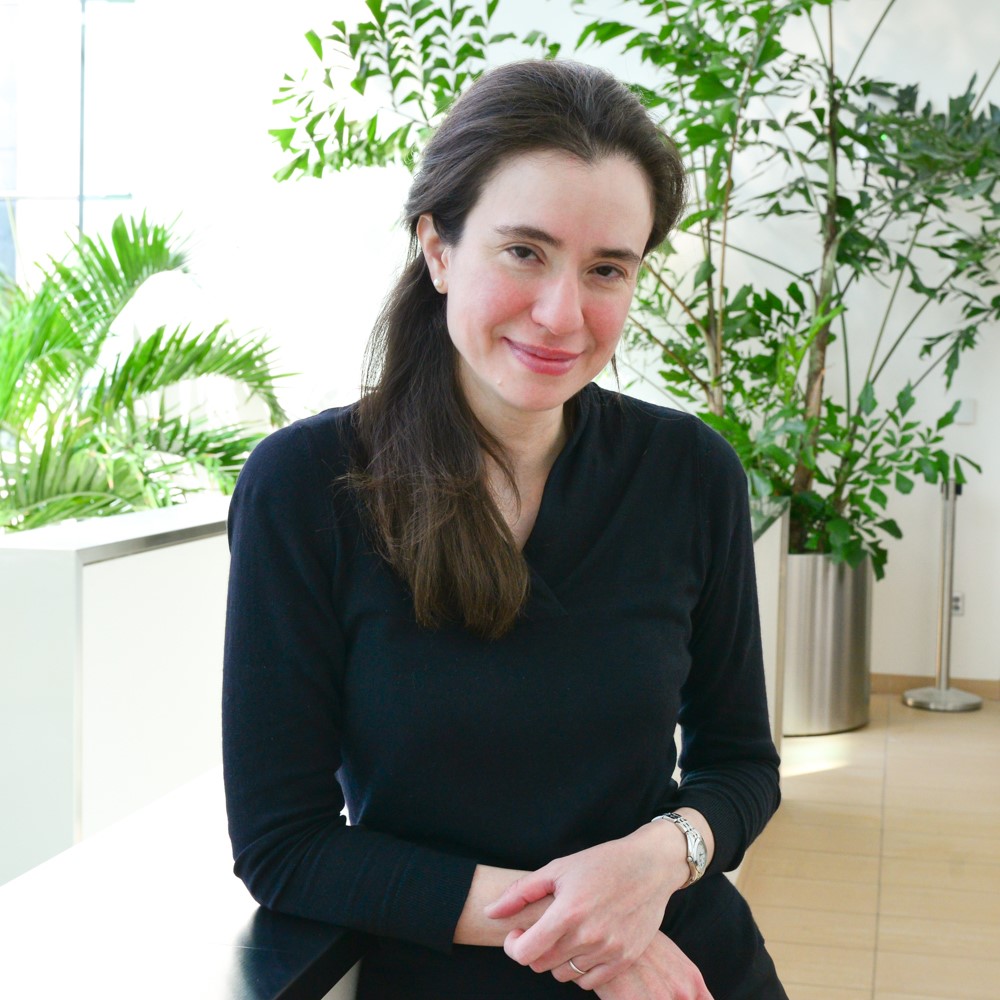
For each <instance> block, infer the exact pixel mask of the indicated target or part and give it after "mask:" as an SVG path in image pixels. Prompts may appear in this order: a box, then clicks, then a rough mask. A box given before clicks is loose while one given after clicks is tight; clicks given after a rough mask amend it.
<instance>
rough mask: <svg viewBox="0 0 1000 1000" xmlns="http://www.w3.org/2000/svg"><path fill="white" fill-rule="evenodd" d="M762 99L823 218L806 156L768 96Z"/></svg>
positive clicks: (818, 213) (816, 211)
mask: <svg viewBox="0 0 1000 1000" xmlns="http://www.w3.org/2000/svg"><path fill="white" fill-rule="evenodd" d="M760 100H761V103H762V104H763V105H764V107H765V109H766V110H767V113H768V114H769V115H770V116H771V120H772V121H774V122H777V124H778V129H779V130H780V132H781V134H782V136H783V137H784V139H785V144H786V145H787V147H788V149H789V151H790V152H791V153H792V155H793V157H794V159H795V163H796V165H797V166H798V168H799V170H800V171H801V173H802V180H804V181H805V183H806V187H807V188H808V189H809V196H810V197H811V198H812V203H813V211H814V212H815V213H816V215H817V216H818V217H819V218H820V219H821V220H822V218H823V212H822V210H821V209H820V207H819V206H820V200H819V198H818V197H817V194H816V187H815V185H814V184H813V182H812V178H811V177H810V176H809V174H808V172H807V171H806V167H805V165H806V162H807V161H806V158H805V156H803V154H802V153H800V152H799V150H798V149H797V148H796V146H795V144H794V143H793V142H792V138H791V136H790V135H789V134H788V130H787V129H786V128H785V123H784V122H783V121H781V119H780V118H778V116H777V115H776V114H775V113H774V111H772V110H771V106H770V104H768V102H767V98H766V97H761V99H760Z"/></svg>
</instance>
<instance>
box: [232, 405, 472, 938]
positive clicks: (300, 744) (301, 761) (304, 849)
mask: <svg viewBox="0 0 1000 1000" xmlns="http://www.w3.org/2000/svg"><path fill="white" fill-rule="evenodd" d="M313 437H314V436H313V434H312V432H311V431H310V429H309V428H307V427H304V426H302V425H293V426H292V427H290V428H286V429H285V430H282V431H279V432H277V433H276V434H274V435H272V436H271V437H270V438H268V439H267V440H265V441H264V442H263V443H262V444H261V445H259V446H258V448H257V449H256V450H255V451H254V452H253V454H252V455H251V456H250V459H249V461H248V462H247V464H246V467H245V468H244V470H243V473H242V475H241V477H240V480H239V484H238V486H237V488H236V491H235V494H234V496H233V501H232V508H231V514H230V525H229V530H230V548H231V553H232V563H231V571H230V584H229V598H228V609H227V625H226V642H225V672H224V684H223V749H224V771H225V784H226V801H227V808H228V813H229V828H230V836H231V839H232V843H233V854H234V858H235V871H236V874H237V875H238V876H239V877H240V878H241V879H243V881H244V882H245V883H246V885H247V888H248V889H249V890H250V892H251V894H252V895H253V896H254V898H255V899H256V900H257V901H258V902H260V903H261V904H262V905H264V906H267V907H270V908H273V909H278V910H281V911H283V912H287V913H292V914H296V915H299V916H303V917H310V918H314V919H319V920H325V921H328V922H331V923H335V924H340V925H344V926H349V927H354V928H358V929H360V930H364V931H369V932H372V933H375V934H379V935H386V936H390V937H397V938H401V939H404V940H408V941H411V942H415V943H419V944H423V945H426V946H428V947H431V948H435V949H438V950H441V951H448V950H449V949H450V947H451V940H452V935H453V931H454V927H455V924H456V922H457V920H458V916H459V914H460V912H461V909H462V906H463V904H464V901H465V898H466V896H467V894H468V889H469V885H470V883H471V879H472V873H473V870H474V867H475V862H474V861H472V860H470V859H469V858H464V857H458V856H453V855H450V854H448V853H444V852H441V851H437V850H432V849H429V848H428V847H424V846H419V845H417V844H415V843H412V842H409V841H407V840H404V839H400V838H397V837H394V836H390V835H388V834H386V833H384V832H379V831H376V830H372V829H367V828H364V827H350V826H348V825H347V824H346V821H345V819H344V817H343V816H342V812H343V809H344V796H343V792H342V789H341V786H340V784H339V783H338V773H337V772H338V769H339V768H340V767H341V764H342V747H341V740H342V730H343V704H342V698H343V694H342V681H343V673H344V669H345V640H344V635H343V628H342V624H341V621H340V617H339V615H338V608H337V607H335V606H334V600H333V593H334V588H333V583H332V580H333V577H334V575H335V574H336V572H337V560H338V547H339V545H340V543H341V536H342V532H343V525H341V524H339V523H338V521H337V516H336V509H335V507H336V505H335V499H334V498H335V494H334V491H333V489H332V483H333V479H334V476H335V474H336V472H337V471H338V470H337V469H336V468H331V466H332V465H335V464H336V462H337V458H336V457H335V458H333V459H331V457H330V456H328V455H326V454H319V453H318V451H317V447H316V444H315V442H314V440H313ZM327 437H329V435H327ZM340 465H341V466H343V463H342V462H340ZM339 471H343V468H342V467H341V469H340V470H339Z"/></svg>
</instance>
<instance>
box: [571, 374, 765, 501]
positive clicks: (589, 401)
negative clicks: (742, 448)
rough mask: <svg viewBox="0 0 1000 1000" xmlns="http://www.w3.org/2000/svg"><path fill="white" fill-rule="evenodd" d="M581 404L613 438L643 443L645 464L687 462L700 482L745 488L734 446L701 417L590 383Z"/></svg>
mask: <svg viewBox="0 0 1000 1000" xmlns="http://www.w3.org/2000/svg"><path fill="white" fill-rule="evenodd" d="M584 403H585V405H587V406H588V407H591V408H592V409H593V412H594V413H595V414H596V415H597V421H596V422H597V423H598V424H600V425H603V426H604V427H605V429H606V430H607V431H610V432H611V434H624V435H639V436H640V437H642V438H644V439H645V441H646V449H647V451H646V457H647V459H652V460H654V461H655V460H656V459H657V457H659V458H661V459H662V458H666V457H667V456H668V455H670V456H671V457H672V459H673V460H674V461H676V460H677V459H682V460H683V459H685V458H686V459H688V460H689V461H690V463H691V465H692V466H693V471H694V472H695V473H696V475H697V476H698V478H699V479H702V480H704V479H706V478H707V479H710V480H713V481H716V482H718V481H719V480H722V481H727V482H729V483H731V484H733V485H739V486H740V487H741V488H742V489H745V488H746V487H745V482H746V476H745V473H744V472H743V467H742V465H741V464H740V460H739V457H738V456H737V454H736V452H735V451H734V450H733V447H732V445H730V444H729V442H728V441H727V440H726V439H725V438H724V437H723V436H722V435H721V434H719V432H718V431H716V430H714V429H713V428H711V427H709V426H708V424H706V423H705V422H704V421H703V420H702V419H701V418H700V417H697V416H695V415H694V414H691V413H685V412H684V411H683V410H678V409H674V408H672V407H669V406H663V405H660V404H658V403H651V402H649V401H648V400H644V399H637V398H636V397H634V396H628V395H626V394H624V393H620V392H614V391H611V390H609V389H603V388H601V387H600V386H597V385H594V384H591V385H589V386H587V387H586V389H585V390H584ZM671 465H672V466H673V465H674V462H673V461H672V462H671Z"/></svg>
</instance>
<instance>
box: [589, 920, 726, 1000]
mask: <svg viewBox="0 0 1000 1000" xmlns="http://www.w3.org/2000/svg"><path fill="white" fill-rule="evenodd" d="M578 982H579V980H578ZM596 992H597V995H598V996H599V997H600V998H601V1000H712V994H711V993H709V992H708V987H707V986H705V980H704V979H702V976H701V973H700V972H699V971H698V967H697V966H696V965H695V964H694V962H692V961H691V959H689V958H688V957H687V955H685V954H684V952H682V951H681V950H680V948H678V947H677V945H675V944H674V942H673V941H671V940H670V938H668V937H667V936H666V935H665V934H661V933H659V932H657V933H656V934H655V935H654V936H653V940H652V941H651V942H650V944H649V947H648V948H647V949H646V950H645V951H644V952H643V953H642V955H640V956H639V958H638V960H637V961H635V962H634V963H633V964H632V966H631V967H630V968H629V969H627V970H626V971H625V972H623V973H622V974H621V975H620V976H616V977H615V978H614V979H612V980H611V981H610V982H608V983H605V984H604V985H603V986H601V987H598V989H597V991H596Z"/></svg>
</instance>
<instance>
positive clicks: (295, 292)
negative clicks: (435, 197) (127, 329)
mask: <svg viewBox="0 0 1000 1000" xmlns="http://www.w3.org/2000/svg"><path fill="white" fill-rule="evenodd" d="M137 3H138V7H137V14H138V15H139V18H138V20H139V25H140V31H141V32H142V38H141V39H140V42H139V46H138V51H139V52H140V53H141V60H140V71H139V74H138V76H137V79H139V80H140V81H141V99H140V100H139V101H137V102H136V103H137V104H138V106H139V107H141V113H139V114H137V115H136V118H135V120H134V121H133V122H132V123H131V124H130V126H129V128H128V129H127V130H126V131H124V132H123V134H122V137H121V138H122V142H123V143H124V145H123V149H122V151H121V152H122V155H128V156H132V157H134V159H135V162H136V170H137V172H136V175H135V176H136V178H137V181H136V184H135V186H134V191H135V194H136V203H137V204H138V205H146V206H148V207H149V208H150V210H151V211H153V212H154V213H155V214H156V215H157V216H158V217H162V218H172V217H173V216H174V215H176V214H177V213H178V212H182V213H183V214H182V216H181V224H182V226H186V227H188V228H189V229H190V230H191V231H192V232H193V233H194V234H195V242H194V245H193V254H194V265H195V270H196V273H197V276H198V279H199V282H200V284H201V286H202V291H201V297H202V301H203V303H205V304H206V306H205V307H206V309H207V313H208V314H211V315H218V314H220V313H221V314H224V315H228V316H230V317H231V318H232V319H233V320H234V321H235V322H236V323H237V324H239V325H242V326H244V327H259V328H261V329H265V330H268V331H270V333H271V334H272V336H273V338H274V339H275V341H276V342H277V343H278V344H279V345H280V347H281V359H282V363H283V364H284V365H285V367H286V368H288V369H291V370H295V371H298V372H300V373H301V374H300V375H299V376H298V377H297V378H296V379H295V380H294V381H292V382H290V383H289V384H288V386H287V387H286V389H285V392H284V395H285V399H286V400H287V401H288V404H289V408H290V410H291V412H292V413H293V415H300V414H302V413H305V412H310V411H312V410H315V409H318V408H321V407H323V406H327V405H332V404H338V403H343V402H347V401H349V400H350V399H353V398H354V396H355V395H356V391H357V385H358V381H359V378H358V371H359V363H360V358H361V352H362V348H363V344H364V340H365V337H366V335H367V331H368V329H369V328H370V325H371V322H372V320H373V318H374V316H375V314H376V312H377V310H378V306H379V304H380V302H381V298H382V295H383V294H384V291H385V289H386V288H387V286H388V284H389V282H390V281H391V278H392V275H393V273H394V272H395V270H396V268H397V267H398V264H399V262H400V261H401V259H402V255H403V251H404V246H405V241H404V240H403V239H402V237H401V236H400V234H399V232H398V231H396V230H394V228H393V227H394V223H395V220H396V218H397V215H398V211H399V206H400V205H401V203H402V200H403V197H404V194H405V190H406V185H407V177H406V175H405V173H404V172H403V171H401V170H389V171H383V170H371V171H354V172H350V173H347V174H344V175H340V176H331V177H328V178H324V179H323V180H321V181H309V180H306V181H296V182H288V183H285V184H277V183H275V182H273V181H272V180H271V173H272V172H273V170H274V169H275V168H276V167H277V166H278V165H279V164H280V163H281V162H282V154H280V152H279V151H278V150H277V148H276V146H274V145H273V144H272V143H271V141H270V138H269V137H268V135H267V133H266V130H267V128H268V127H275V126H280V125H282V124H285V121H284V118H283V115H284V112H283V109H282V107H281V106H278V107H276V108H272V107H271V103H270V102H271V99H272V97H273V96H274V95H275V93H276V88H277V85H278V82H279V80H280V77H281V75H282V73H284V72H286V71H287V72H290V73H292V74H295V73H296V72H298V71H299V70H300V69H301V68H302V67H304V66H305V65H306V64H307V63H308V62H309V60H311V58H312V53H311V51H310V50H309V48H308V46H307V45H306V43H305V42H304V41H303V40H302V35H303V33H304V32H305V30H307V29H308V28H310V27H315V28H317V29H321V28H322V26H323V25H324V23H325V22H327V21H329V20H331V19H332V18H333V17H338V18H340V17H344V18H347V19H348V20H350V19H351V17H352V16H353V17H357V16H358V15H359V14H363V13H364V10H363V5H362V3H361V0H336V2H334V0H297V2H289V3H284V4H281V5H276V4H273V5H272V4H267V5H264V4H261V5H260V6H259V7H255V8H254V15H253V16H240V17H233V16H232V9H233V8H232V6H231V5H230V4H228V3H224V2H222V0H137ZM592 7H593V8H594V9H600V10H604V11H608V12H611V13H613V10H614V7H615V4H614V3H612V2H603V3H601V4H594V5H592ZM988 7H989V5H987V4H984V3H983V2H982V0H952V2H950V3H948V4H940V3H939V2H937V0H907V2H906V3H905V5H904V4H899V5H898V9H897V10H896V11H894V12H893V14H892V15H890V22H889V26H888V28H887V29H885V33H884V34H883V36H882V37H881V38H880V40H879V41H878V42H877V43H876V44H875V45H873V47H872V48H871V50H870V51H869V54H868V56H867V57H866V61H865V68H866V69H867V70H868V71H869V72H871V73H873V74H878V73H882V74H885V75H886V76H888V77H890V78H895V79H899V80H913V81H919V82H920V84H921V92H922V94H923V95H924V96H927V97H932V98H937V99H940V98H942V97H944V96H945V95H946V94H948V93H955V92H958V91H959V90H961V89H962V88H963V87H964V85H965V83H966V82H967V79H968V77H969V75H970V74H971V72H972V69H973V68H975V67H978V68H980V69H981V71H983V72H985V71H987V70H988V68H989V67H990V66H991V65H992V61H993V60H994V59H995V58H996V54H997V52H1000V19H998V18H996V17H995V16H993V15H992V14H991V13H987V8H988ZM882 8H883V5H882V4H881V3H874V2H867V3H865V2H861V0H854V2H851V3H845V4H839V5H838V6H837V7H836V8H835V9H836V17H837V39H838V47H839V48H840V49H841V52H842V55H841V56H840V58H841V59H843V60H844V61H845V62H846V61H847V59H848V58H850V56H848V55H847V53H854V52H855V51H856V50H857V46H858V43H859V39H860V38H861V37H863V35H864V34H865V33H866V30H867V27H868V26H869V25H870V24H871V23H872V22H873V21H874V20H875V18H876V17H877V16H878V14H879V13H880V12H881V10H882ZM568 10H569V4H568V0H550V2H548V3H544V4H540V3H537V0H503V3H502V4H501V6H500V12H499V15H498V21H499V27H500V28H505V27H508V26H510V27H513V28H514V29H515V30H522V29H524V28H525V27H526V26H529V25H534V26H537V27H541V28H544V29H546V30H548V31H549V32H550V33H552V34H554V35H558V36H560V37H562V38H563V39H564V40H565V41H567V42H571V41H572V40H573V39H574V38H575V36H576V34H577V33H578V31H579V26H580V23H581V22H580V21H579V19H578V18H577V17H575V16H574V15H572V14H570V13H568ZM602 58H604V59H605V60H606V62H607V64H608V65H609V66H610V68H612V69H614V70H616V71H618V72H625V71H626V70H627V68H628V67H627V66H626V64H625V63H624V62H623V61H622V60H612V59H611V58H610V57H609V56H608V55H607V53H604V54H602ZM991 93H992V96H993V99H994V100H995V101H997V102H998V103H1000V82H995V83H994V85H993V88H992V91H991ZM177 305H178V309H179V310H180V312H182V313H189V312H190V311H191V309H192V308H193V306H192V304H191V301H190V300H188V299H184V300H181V299H180V298H178V300H177ZM877 308H878V303H877V302H871V303H862V304H859V305H858V306H857V307H856V309H855V315H854V318H853V322H854V324H855V326H856V327H857V325H858V324H859V323H860V322H862V321H863V315H864V312H865V311H866V310H871V311H875V310H876V309H877ZM834 353H835V354H836V352H834ZM910 358H911V359H912V355H910ZM901 359H902V358H901ZM836 363H837V359H836V357H835V358H834V366H833V367H832V368H831V372H830V378H831V384H834V383H836V380H837V379H838V378H840V377H841V373H839V372H838V371H837V369H836ZM907 363H909V362H907ZM997 372H1000V331H998V330H996V329H995V328H993V329H989V330H984V332H983V338H982V346H981V347H980V349H979V350H978V351H977V353H976V355H975V356H974V357H973V358H972V359H971V363H969V362H967V363H966V365H965V368H964V369H963V370H962V371H961V372H960V373H959V376H958V378H957V380H956V384H955V387H954V389H953V391H952V392H951V393H949V394H947V399H946V395H945V393H944V390H943V388H942V387H941V386H939V385H934V386H930V385H927V388H926V390H925V391H923V392H922V394H921V409H922V410H923V411H924V412H926V413H928V414H931V415H934V416H936V415H937V414H938V413H939V412H941V411H943V409H944V408H945V407H946V404H947V402H948V401H949V400H951V399H953V398H962V399H970V400H975V401H976V403H977V407H976V422H975V423H974V424H972V425H968V426H961V427H953V428H951V429H950V430H949V432H948V439H947V440H948V445H949V446H950V447H953V448H955V449H957V450H960V451H964V452H966V453H967V454H969V455H971V456H972V457H974V458H976V459H978V460H979V461H980V462H981V463H982V464H983V466H984V474H983V475H982V476H975V477H974V479H973V481H972V483H971V484H970V486H969V488H968V490H967V492H966V494H965V496H963V497H962V499H961V501H960V506H959V515H958V530H957V539H958V541H957V554H956V573H955V584H956V589H957V590H959V591H962V592H963V593H964V594H965V599H966V613H965V615H964V616H963V617H961V618H956V619H955V622H954V628H953V667H952V672H953V676H955V677H968V678H980V679H993V680H997V679H1000V652H998V647H1000V643H998V642H997V638H998V635H997V632H998V626H997V624H996V623H997V622H1000V590H998V588H996V587H994V586H992V581H993V580H995V579H997V578H998V577H1000V533H998V532H997V530H996V528H995V525H994V516H995V512H996V511H1000V435H998V434H997V430H998V428H1000V402H998V401H997V399H996V395H995V393H991V392H990V389H991V388H992V387H993V386H995V384H996V381H997V375H996V373H997ZM889 513H890V515H891V516H893V517H895V518H896V519H897V521H898V522H899V524H900V525H901V527H902V529H903V531H904V534H905V538H904V540H903V541H902V542H900V543H894V544H892V546H891V548H890V562H889V571H888V576H887V578H886V579H885V581H883V582H882V583H880V584H879V585H878V586H877V588H876V593H875V626H874V636H873V651H874V655H873V669H874V670H875V671H877V672H885V673H902V674H925V675H931V674H932V673H933V671H934V653H935V620H936V608H937V581H938V574H939V537H940V527H939V524H940V509H939V499H938V494H937V491H936V490H935V489H934V488H933V487H928V486H924V485H918V487H917V489H916V490H915V491H914V493H913V494H912V495H911V496H909V497H898V498H894V499H893V500H892V504H891V509H890V511H889Z"/></svg>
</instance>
